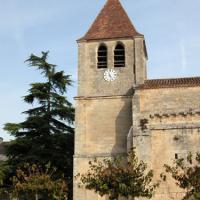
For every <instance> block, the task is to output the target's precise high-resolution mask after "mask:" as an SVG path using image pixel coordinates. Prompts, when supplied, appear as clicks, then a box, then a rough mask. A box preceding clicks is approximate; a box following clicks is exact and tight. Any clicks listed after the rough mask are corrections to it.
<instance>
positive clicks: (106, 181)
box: [77, 150, 158, 200]
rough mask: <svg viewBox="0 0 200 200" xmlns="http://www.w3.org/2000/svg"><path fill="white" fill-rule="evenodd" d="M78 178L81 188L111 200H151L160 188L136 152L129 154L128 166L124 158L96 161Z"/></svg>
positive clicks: (151, 172) (90, 163)
mask: <svg viewBox="0 0 200 200" xmlns="http://www.w3.org/2000/svg"><path fill="white" fill-rule="evenodd" d="M78 177H79V178H80V186H81V185H83V186H85V187H86V189H89V190H93V191H95V192H97V193H98V194H99V195H101V196H104V195H108V196H109V199H110V200H117V199H118V198H119V197H120V196H121V197H126V198H128V197H132V198H133V199H134V198H136V197H146V198H148V199H150V198H151V197H152V195H153V192H154V190H155V188H156V187H157V186H158V184H153V183H152V178H153V171H152V170H150V171H147V164H145V163H144V162H143V161H139V160H138V158H137V156H136V154H135V151H134V150H131V151H130V152H129V153H128V162H127V163H126V164H125V162H124V161H123V159H122V157H118V158H112V159H103V161H100V160H97V159H95V160H94V161H92V162H89V170H88V171H87V172H86V173H85V174H81V175H78V176H77V178H78Z"/></svg>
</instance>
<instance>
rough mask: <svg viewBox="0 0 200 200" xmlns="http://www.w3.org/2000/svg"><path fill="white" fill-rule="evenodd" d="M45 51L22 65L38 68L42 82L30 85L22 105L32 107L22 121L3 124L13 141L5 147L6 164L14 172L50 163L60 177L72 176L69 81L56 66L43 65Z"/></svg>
mask: <svg viewBox="0 0 200 200" xmlns="http://www.w3.org/2000/svg"><path fill="white" fill-rule="evenodd" d="M47 57H48V52H42V55H41V57H39V56H36V55H34V54H32V55H31V56H30V57H29V58H28V60H26V62H28V64H29V66H31V67H34V68H36V69H38V70H39V71H40V72H41V74H42V75H43V77H44V79H45V81H44V82H37V83H32V84H31V85H30V89H29V90H28V94H27V95H26V96H24V97H23V99H24V102H25V103H28V104H30V105H32V108H31V109H29V110H27V111H25V112H23V113H24V114H26V116H27V117H26V119H25V121H23V122H21V123H17V124H14V123H7V124H6V125H5V127H4V129H5V130H6V131H8V132H9V133H10V134H11V135H12V136H14V137H15V138H16V139H15V140H14V141H12V142H11V143H10V144H9V145H8V148H7V156H8V158H9V159H8V163H9V165H10V166H11V167H12V169H13V170H12V171H14V170H15V169H16V168H17V167H20V166H22V165H23V163H35V164H37V163H38V164H46V163H48V162H51V164H52V166H55V167H56V168H57V171H58V172H59V173H60V174H63V173H64V175H65V176H66V177H72V168H73V166H72V163H73V159H72V157H73V137H74V129H73V122H74V108H73V106H72V104H71V103H70V102H69V101H68V100H67V98H66V97H65V93H66V90H67V87H68V86H71V84H72V81H71V79H70V76H69V75H65V74H64V72H63V71H56V65H54V64H50V63H48V62H47Z"/></svg>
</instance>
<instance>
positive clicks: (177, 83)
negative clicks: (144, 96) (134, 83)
mask: <svg viewBox="0 0 200 200" xmlns="http://www.w3.org/2000/svg"><path fill="white" fill-rule="evenodd" d="M197 86H199V87H200V77H189V78H174V79H152V80H146V81H145V83H144V84H143V85H141V86H139V87H138V88H139V89H159V88H174V87H197Z"/></svg>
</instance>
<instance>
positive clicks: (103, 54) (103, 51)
mask: <svg viewBox="0 0 200 200" xmlns="http://www.w3.org/2000/svg"><path fill="white" fill-rule="evenodd" d="M97 67H98V68H99V69H102V68H107V47H106V46H104V45H102V46H100V47H99V49H98V63H97Z"/></svg>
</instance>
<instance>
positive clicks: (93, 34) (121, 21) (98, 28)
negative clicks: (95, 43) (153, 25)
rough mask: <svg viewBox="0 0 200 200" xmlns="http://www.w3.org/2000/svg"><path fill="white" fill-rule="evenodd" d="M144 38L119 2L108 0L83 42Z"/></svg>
mask: <svg viewBox="0 0 200 200" xmlns="http://www.w3.org/2000/svg"><path fill="white" fill-rule="evenodd" d="M134 36H142V35H141V34H140V33H138V32H137V31H136V29H135V27H134V26H133V24H132V23H131V20H130V19H129V17H128V15H127V13H126V11H125V10H124V8H123V7H122V5H121V3H120V2H119V0H107V3H106V5H105V6H104V7H103V9H102V10H101V12H100V14H99V15H98V16H97V18H96V20H95V21H94V23H93V24H92V26H91V27H90V29H89V31H88V32H87V33H86V35H85V36H84V37H83V38H81V39H80V40H79V41H81V40H99V39H112V38H126V37H134Z"/></svg>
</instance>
